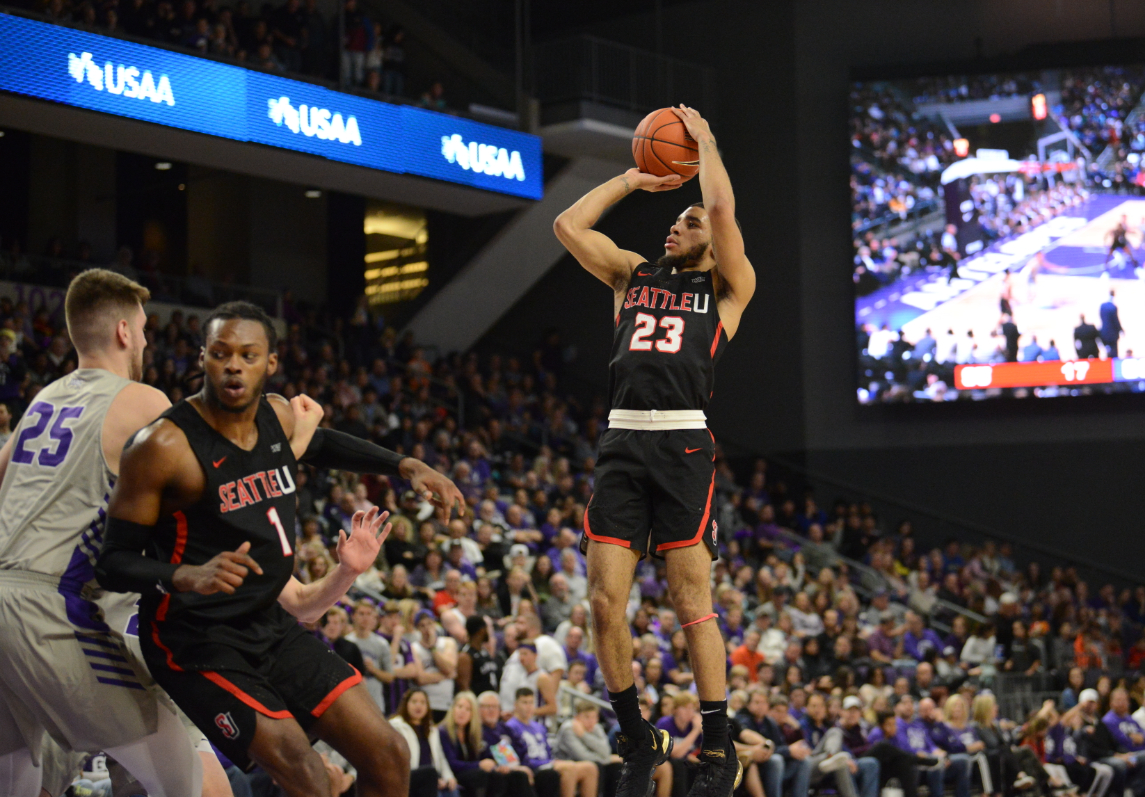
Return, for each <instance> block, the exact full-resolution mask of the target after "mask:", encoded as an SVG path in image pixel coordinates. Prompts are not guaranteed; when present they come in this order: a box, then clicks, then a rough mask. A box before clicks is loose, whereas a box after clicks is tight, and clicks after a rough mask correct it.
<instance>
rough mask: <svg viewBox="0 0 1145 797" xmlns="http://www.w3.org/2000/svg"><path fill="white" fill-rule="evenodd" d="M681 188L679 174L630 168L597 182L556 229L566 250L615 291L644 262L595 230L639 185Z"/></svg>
mask: <svg viewBox="0 0 1145 797" xmlns="http://www.w3.org/2000/svg"><path fill="white" fill-rule="evenodd" d="M679 187H680V176H679V175H676V174H671V175H668V176H667V177H657V176H656V175H654V174H646V173H644V172H642V171H640V170H639V169H629V170H628V171H627V172H625V173H624V174H622V175H620V176H619V177H613V178H612V179H611V180H609V181H608V182H607V183H604V184H602V185H598V186H597V187H596V188H594V189H592V190H591V191H589V192H588V193H587V194H585V195H584V196H582V197H581V198H580V199H578V200H577V201H576V204H574V205H573V206H572V207H570V208H569V209H568V210H566V211H565V212H564V213H562V214H561V215H559V216H557V220H556V221H555V222H553V231H554V232H555V233H556V234H557V238H558V239H559V240H560V242H561V243H562V244H564V246H565V249H568V250H569V252H570V253H571V254H572V256H573V257H575V258H576V259H577V262H579V263H580V264H581V265H582V266H584V267H585V268H586V269H587V270H588V271H589V273H591V274H592V275H593V276H594V277H596V278H597V279H598V280H600V281H601V282H603V283H604V284H605V285H607V286H608V287H610V288H612V289H613V290H614V291H615V290H622V289H623V288H624V286H625V285H627V284H628V279H629V277H630V276H631V275H632V269H634V268H636V266H638V265H640V264H641V263H643V262H644V258H642V257H641V256H640V255H638V254H636V253H635V252H629V251H627V250H625V249H621V248H620V247H618V246H617V245H616V244H615V243H613V241H612V239H611V238H609V237H608V236H607V235H604V234H603V233H599V232H597V231H596V230H594V229H593V227H594V226H595V225H596V223H597V222H598V221H599V220H600V217H601V216H602V215H603V214H604V211H606V210H607V209H608V208H609V207H610V206H612V205H615V204H616V203H617V202H619V201H620V200H621V199H623V198H624V197H626V196H628V195H629V194H631V193H632V192H633V191H635V190H636V189H638V188H642V189H644V190H645V191H670V190H672V189H673V188H679Z"/></svg>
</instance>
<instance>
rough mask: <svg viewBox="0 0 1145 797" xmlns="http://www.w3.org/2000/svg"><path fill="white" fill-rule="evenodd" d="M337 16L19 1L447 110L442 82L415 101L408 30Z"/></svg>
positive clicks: (284, 0) (65, 18)
mask: <svg viewBox="0 0 1145 797" xmlns="http://www.w3.org/2000/svg"><path fill="white" fill-rule="evenodd" d="M342 3H343V6H342V9H341V12H340V14H341V19H340V18H339V13H334V14H331V13H329V12H328V11H325V10H324V9H323V8H322V7H320V5H319V3H318V0H280V2H276V3H270V2H262V3H255V2H252V0H236V2H235V3H234V4H233V5H221V4H219V3H218V2H217V0H12V2H10V3H9V4H10V5H12V6H15V7H26V8H28V9H29V10H34V11H37V12H40V13H41V14H43V15H44V16H45V17H46V18H48V19H50V20H52V21H56V22H61V23H67V24H77V25H80V26H83V27H86V28H89V29H91V30H94V31H96V32H99V33H103V34H107V35H112V36H115V35H124V34H125V35H128V36H133V37H137V38H141V39H145V40H150V41H154V42H159V43H162V44H164V45H166V46H171V47H181V48H186V49H188V50H190V51H194V52H197V53H200V54H203V55H209V56H211V57H213V58H220V59H224V60H228V61H233V62H236V63H239V64H242V65H245V66H252V67H256V68H258V69H266V70H271V71H278V72H292V73H296V74H300V75H306V76H309V77H315V78H323V79H326V80H332V81H334V80H336V81H339V82H340V84H341V85H342V86H343V87H344V88H356V89H360V90H363V91H366V92H370V93H377V94H380V95H383V96H385V97H386V98H387V99H392V100H397V101H402V100H406V101H410V100H416V101H417V102H418V103H419V104H421V105H423V106H425V107H428V108H432V109H434V110H447V104H446V97H445V89H444V86H443V84H442V83H441V82H440V81H436V82H434V83H433V84H432V85H429V86H426V87H424V88H425V90H424V92H423V93H421V94H418V95H411V94H410V89H411V87H410V86H409V85H407V83H408V81H407V76H408V66H409V64H408V60H407V50H406V48H407V41H406V35H407V34H406V31H405V29H404V28H403V27H402V26H401V25H399V24H397V23H393V22H387V21H385V20H382V19H378V18H376V17H372V16H371V15H370V14H369V13H367V11H366V9H365V8H363V6H362V4H361V0H342ZM340 35H341V37H342V41H341V42H339V36H340Z"/></svg>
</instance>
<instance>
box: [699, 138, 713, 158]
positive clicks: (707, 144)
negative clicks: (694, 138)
mask: <svg viewBox="0 0 1145 797" xmlns="http://www.w3.org/2000/svg"><path fill="white" fill-rule="evenodd" d="M700 146H701V147H703V148H704V152H705V153H706V154H708V155H710V154H712V153H713V152H715V151H716V142H715V139H711V138H706V139H704V140H703V141H702V142H701V143H700Z"/></svg>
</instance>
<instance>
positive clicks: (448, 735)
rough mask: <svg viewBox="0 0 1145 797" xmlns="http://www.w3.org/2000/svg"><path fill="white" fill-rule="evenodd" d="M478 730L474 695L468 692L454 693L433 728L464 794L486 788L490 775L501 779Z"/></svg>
mask: <svg viewBox="0 0 1145 797" xmlns="http://www.w3.org/2000/svg"><path fill="white" fill-rule="evenodd" d="M481 729H482V725H481V718H480V717H479V716H478V715H477V698H476V696H475V695H474V694H473V693H472V692H458V693H457V694H456V695H454V696H453V704H452V705H451V706H450V707H449V711H447V712H446V713H445V718H444V719H443V720H442V721H441V724H440V725H439V726H438V728H437V731H438V735H439V736H440V737H441V749H442V752H443V753H444V754H445V760H446V761H448V762H449V768H450V769H451V770H453V776H454V777H455V778H456V779H457V784H458V786H459V787H460V789H461V793H462V794H463V795H465V796H466V797H471V795H476V794H477V793H478V792H479V791H481V792H486V791H489V790H490V780H491V779H493V778H498V779H500V780H501V781H502V782H503V781H504V779H505V776H504V775H502V774H500V773H497V772H496V771H495V770H496V769H497V762H496V761H494V760H493V753H492V752H491V751H490V750H489V749H488V748H487V747H486V745H485V741H484V740H483V739H482V738H481ZM504 788H505V787H504V785H500V786H494V787H493V791H494V792H502V791H504Z"/></svg>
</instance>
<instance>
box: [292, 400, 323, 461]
mask: <svg viewBox="0 0 1145 797" xmlns="http://www.w3.org/2000/svg"><path fill="white" fill-rule="evenodd" d="M290 409H291V411H292V412H293V413H294V434H292V435H291V436H290V448H291V449H292V450H293V451H294V452H295V456H298V454H299V452H300V451H303V452H304V451H306V447H307V446H309V445H310V438H312V437H313V436H314V432H315V430H316V429H317V428H318V424H320V423H322V417H323V415H325V411H324V410H323V409H322V405H321V404H319V403H318V402H317V401H315V400H314V399H312V398H310V396H307V395H306V394H305V393H299V394H298V395H297V396H295V397H294V398H292V399H291V400H290Z"/></svg>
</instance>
